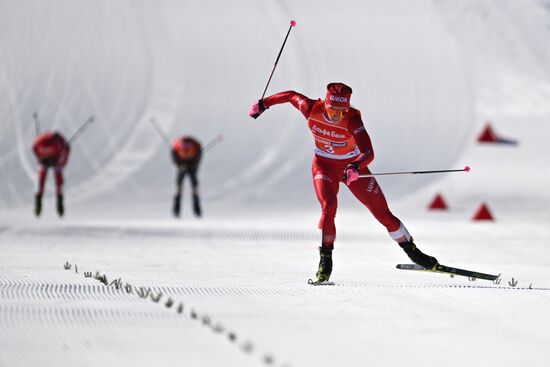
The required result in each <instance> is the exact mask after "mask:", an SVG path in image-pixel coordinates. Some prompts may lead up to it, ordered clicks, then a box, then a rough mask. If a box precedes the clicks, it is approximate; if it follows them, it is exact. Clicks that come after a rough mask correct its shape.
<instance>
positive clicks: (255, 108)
mask: <svg viewBox="0 0 550 367" xmlns="http://www.w3.org/2000/svg"><path fill="white" fill-rule="evenodd" d="M265 110H267V107H266V106H265V105H264V101H263V99H259V100H258V102H254V104H253V105H252V107H250V111H248V116H250V117H252V118H258V116H260V115H261V114H262V112H264V111H265Z"/></svg>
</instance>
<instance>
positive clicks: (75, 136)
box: [69, 115, 94, 143]
mask: <svg viewBox="0 0 550 367" xmlns="http://www.w3.org/2000/svg"><path fill="white" fill-rule="evenodd" d="M92 122H94V115H92V116H90V117H88V119H87V120H86V121H85V122H84V123H83V124H82V126H80V128H79V129H78V130H76V132H75V133H74V134H73V136H71V137H70V138H69V143H70V142H72V141H73V140H75V139H76V138H78V137H79V136H80V134H82V132H83V131H84V129H86V127H87V126H88V124H90V123H92Z"/></svg>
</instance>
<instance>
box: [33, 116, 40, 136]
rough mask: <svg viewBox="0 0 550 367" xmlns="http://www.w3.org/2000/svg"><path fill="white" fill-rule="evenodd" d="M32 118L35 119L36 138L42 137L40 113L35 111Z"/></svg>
mask: <svg viewBox="0 0 550 367" xmlns="http://www.w3.org/2000/svg"><path fill="white" fill-rule="evenodd" d="M32 117H33V118H34V128H35V130H36V136H38V135H40V121H38V112H36V111H34V112H33V113H32Z"/></svg>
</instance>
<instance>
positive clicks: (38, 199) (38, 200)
mask: <svg viewBox="0 0 550 367" xmlns="http://www.w3.org/2000/svg"><path fill="white" fill-rule="evenodd" d="M40 213H42V195H40V194H36V195H35V196H34V215H36V216H37V217H39V216H40Z"/></svg>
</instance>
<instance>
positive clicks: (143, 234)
mask: <svg viewBox="0 0 550 367" xmlns="http://www.w3.org/2000/svg"><path fill="white" fill-rule="evenodd" d="M0 236H2V237H3V241H10V240H12V241H17V242H18V241H21V239H22V237H27V238H29V237H31V238H33V237H36V238H38V239H42V240H43V239H44V238H54V239H56V240H59V239H60V238H61V239H62V240H63V242H65V241H80V240H87V241H89V240H143V239H144V238H146V239H148V238H159V237H160V238H173V239H177V240H211V241H318V239H319V234H318V233H317V232H316V231H298V230H256V229H254V230H250V229H246V228H243V229H228V228H215V227H214V228H212V227H208V228H176V227H173V226H165V227H154V226H151V227H148V228H144V227H137V226H135V227H134V226H101V225H94V224H90V225H80V224H78V225H75V224H68V225H63V226H55V225H54V226H51V227H27V228H25V227H17V228H9V227H5V228H3V227H0ZM367 238H368V236H367V235H366V234H364V233H359V232H357V233H352V232H347V233H346V232H343V233H341V234H338V239H339V240H340V241H365V240H366V239H367Z"/></svg>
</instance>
